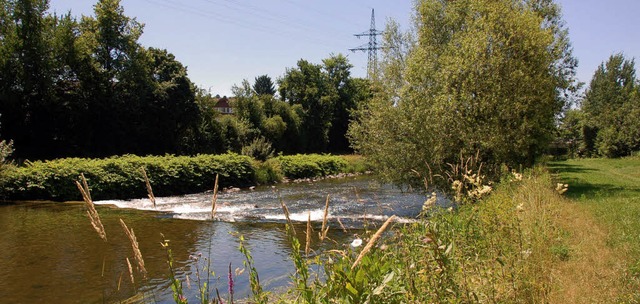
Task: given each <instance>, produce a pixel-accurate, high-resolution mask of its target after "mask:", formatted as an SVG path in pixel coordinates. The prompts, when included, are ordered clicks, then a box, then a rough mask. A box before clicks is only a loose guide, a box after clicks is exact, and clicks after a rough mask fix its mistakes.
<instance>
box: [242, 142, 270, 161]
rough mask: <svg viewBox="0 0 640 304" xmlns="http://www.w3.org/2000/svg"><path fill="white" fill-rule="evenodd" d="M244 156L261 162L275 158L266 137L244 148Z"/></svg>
mask: <svg viewBox="0 0 640 304" xmlns="http://www.w3.org/2000/svg"><path fill="white" fill-rule="evenodd" d="M242 155H246V156H249V157H251V158H255V159H257V160H259V161H266V160H267V159H269V158H271V157H272V156H273V149H272V148H271V143H270V142H269V141H268V140H266V139H265V138H264V137H258V138H256V139H254V140H253V141H252V142H251V143H250V144H249V145H248V146H244V147H242Z"/></svg>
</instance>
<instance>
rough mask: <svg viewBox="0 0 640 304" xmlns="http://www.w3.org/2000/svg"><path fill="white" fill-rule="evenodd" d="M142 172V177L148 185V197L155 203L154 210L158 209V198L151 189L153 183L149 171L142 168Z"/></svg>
mask: <svg viewBox="0 0 640 304" xmlns="http://www.w3.org/2000/svg"><path fill="white" fill-rule="evenodd" d="M140 171H142V176H143V177H144V183H145V184H146V185H147V196H148V197H149V200H150V201H151V202H152V203H153V208H156V197H155V196H154V195H153V189H151V183H150V182H149V177H148V176H147V171H146V170H145V169H144V167H141V168H140Z"/></svg>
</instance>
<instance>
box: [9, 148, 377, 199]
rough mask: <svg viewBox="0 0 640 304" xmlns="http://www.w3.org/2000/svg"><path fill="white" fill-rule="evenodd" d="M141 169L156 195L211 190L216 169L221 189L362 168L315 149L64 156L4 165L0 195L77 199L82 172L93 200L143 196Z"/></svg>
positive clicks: (356, 161)
mask: <svg viewBox="0 0 640 304" xmlns="http://www.w3.org/2000/svg"><path fill="white" fill-rule="evenodd" d="M141 168H144V169H145V170H146V172H147V174H148V176H149V179H150V182H151V185H152V186H153V189H154V193H155V195H156V196H167V195H179V194H186V193H196V192H202V191H206V190H211V189H213V185H214V180H215V177H216V174H219V175H220V187H221V188H224V187H246V186H250V185H256V184H266V183H274V182H279V181H281V180H282V179H283V178H289V179H295V178H316V177H321V176H326V175H332V174H338V173H349V172H356V171H357V172H363V171H364V170H366V166H365V165H364V161H363V160H362V158H360V157H355V156H332V155H317V154H311V155H292V156H279V157H276V158H273V159H270V160H268V161H266V162H258V161H256V160H253V159H251V158H249V157H247V156H242V155H237V154H223V155H197V156H191V157H190V156H172V155H167V156H145V157H141V156H135V155H125V156H117V157H111V158H106V159H83V158H66V159H58V160H53V161H44V162H41V161H38V162H29V163H27V164H25V165H23V166H20V167H13V168H6V169H5V170H4V171H3V172H2V178H0V199H8V200H37V199H46V200H56V201H67V200H80V199H81V197H80V194H79V192H78V189H77V188H76V186H75V184H74V181H75V180H77V179H78V176H79V175H80V174H84V175H85V176H86V178H87V180H88V183H89V185H90V186H91V192H92V194H93V197H94V199H129V198H140V197H145V196H146V194H147V192H146V187H145V182H144V177H143V175H142V171H141Z"/></svg>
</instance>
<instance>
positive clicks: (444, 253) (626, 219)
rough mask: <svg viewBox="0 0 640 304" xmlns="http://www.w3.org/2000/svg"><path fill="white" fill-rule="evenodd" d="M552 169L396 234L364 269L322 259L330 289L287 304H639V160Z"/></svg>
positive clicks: (347, 255)
mask: <svg viewBox="0 0 640 304" xmlns="http://www.w3.org/2000/svg"><path fill="white" fill-rule="evenodd" d="M548 168H549V169H550V170H552V171H548V170H547V169H546V168H542V167H538V168H536V169H534V170H533V171H532V172H529V173H525V174H524V176H523V177H522V178H520V176H517V175H514V176H511V177H506V178H504V180H503V181H502V182H501V183H500V184H499V185H497V186H496V188H495V190H494V191H493V193H492V194H491V195H490V196H489V197H488V198H486V199H483V200H481V201H479V202H478V203H477V204H470V205H463V206H460V207H459V208H458V209H457V210H439V211H436V212H435V213H434V214H432V215H431V217H430V218H429V219H428V221H420V222H418V223H414V224H410V225H399V224H396V225H395V227H393V228H391V230H392V231H393V233H392V234H391V235H390V237H389V238H387V239H384V240H378V242H377V243H374V246H373V247H371V250H370V251H368V252H367V253H366V254H365V255H364V258H363V259H362V262H360V263H359V264H358V265H355V264H357V263H356V262H355V260H356V256H358V253H359V252H363V251H366V250H367V249H361V248H362V247H357V248H349V249H347V250H342V251H340V252H337V253H336V252H330V253H325V256H326V257H325V258H326V260H328V261H333V262H329V263H327V264H325V266H324V271H325V273H326V276H327V279H326V280H325V281H322V282H321V281H315V282H313V283H312V284H310V285H309V286H307V287H306V288H304V286H303V287H302V288H300V286H302V283H301V282H298V288H297V290H293V291H291V293H290V294H288V295H287V296H284V297H283V298H282V301H283V302H287V303H289V302H300V301H302V299H304V298H305V297H307V298H311V299H323V298H332V299H337V300H336V301H337V302H353V303H360V302H364V301H368V302H370V303H400V302H411V303H443V302H460V301H461V302H466V303H476V302H481V303H482V302H494V303H637V302H638V301H640V292H639V291H638V290H639V288H638V287H639V286H640V284H639V283H640V270H639V269H640V264H639V263H640V262H638V261H640V236H639V235H638V231H640V220H638V218H639V217H638V215H640V159H639V158H629V159H619V160H606V159H598V160H570V161H566V162H553V163H550V164H549V167H548ZM558 182H561V183H562V184H561V186H558ZM565 183H566V184H567V185H568V189H567V188H566V187H565V186H564V185H565ZM374 232H375V231H371V232H370V233H368V234H366V236H365V237H364V238H363V244H366V243H367V241H368V238H375V235H374ZM376 234H377V233H376ZM367 247H369V246H367ZM352 265H353V266H352ZM298 273H301V271H298ZM298 278H299V277H298ZM307 302H308V301H307Z"/></svg>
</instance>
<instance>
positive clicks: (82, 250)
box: [0, 180, 424, 303]
mask: <svg viewBox="0 0 640 304" xmlns="http://www.w3.org/2000/svg"><path fill="white" fill-rule="evenodd" d="M352 182H355V183H356V184H355V186H354V184H353V183H351V184H349V183H339V182H328V183H326V184H320V185H318V184H315V185H292V186H290V187H288V188H287V187H279V189H278V190H279V191H280V192H273V191H272V190H271V189H270V188H265V189H262V190H260V189H259V190H258V191H254V192H243V193H240V194H233V195H227V196H222V201H227V202H229V203H230V205H231V204H236V205H242V204H252V208H247V209H246V210H245V211H238V213H236V214H233V213H232V212H229V215H230V216H231V218H235V219H240V220H236V221H211V220H208V221H203V220H185V219H184V218H189V217H188V216H193V218H194V219H197V218H198V217H201V216H204V214H205V213H204V212H205V211H201V212H200V213H202V214H200V215H198V214H197V213H198V212H191V210H198V208H202V209H204V208H209V207H205V204H209V203H210V201H209V199H210V194H206V193H205V194H194V195H191V196H186V197H177V198H159V200H160V202H162V201H163V200H164V203H165V205H164V206H168V207H171V206H182V207H181V208H182V209H181V210H182V212H175V211H176V210H173V209H172V210H160V211H156V210H144V209H145V208H135V207H134V205H133V204H135V203H136V201H133V204H132V203H131V202H132V201H118V202H112V203H113V204H112V203H109V202H107V203H106V204H104V205H100V206H97V209H98V212H99V213H100V216H101V218H102V222H103V225H104V226H105V230H106V233H107V238H108V242H104V241H102V240H101V239H100V238H99V237H98V235H97V234H96V233H95V231H94V230H93V228H92V227H91V224H90V223H89V221H88V219H87V215H86V211H85V209H84V206H83V205H82V204H80V203H48V202H24V203H20V204H11V205H0V231H1V232H2V233H0V248H1V249H2V251H3V258H1V259H0V278H2V279H1V280H0V295H1V298H2V302H6V303H96V302H105V303H114V302H120V301H127V300H128V301H130V302H140V301H142V300H143V299H144V300H145V301H146V302H158V303H171V302H173V299H172V295H171V289H170V287H169V283H170V282H169V280H168V278H169V270H168V265H167V257H166V251H165V250H164V249H163V248H162V247H161V246H160V243H161V242H162V241H163V240H164V239H167V240H169V244H170V247H171V249H172V251H173V256H174V260H175V263H174V266H175V268H176V273H177V276H178V278H179V279H180V280H181V281H182V282H183V284H184V286H183V288H184V290H185V293H186V294H187V296H188V299H189V301H190V302H196V301H198V299H197V294H198V290H197V289H198V287H197V285H198V283H197V278H196V271H197V270H198V271H200V274H201V279H202V280H205V279H207V270H206V269H204V268H203V267H208V266H209V264H210V266H211V270H212V271H213V273H212V274H210V275H209V276H208V279H209V280H210V284H211V286H212V288H215V287H217V288H218V289H219V290H220V292H221V294H226V293H227V292H226V290H227V272H228V267H229V263H231V266H232V269H236V268H241V267H242V265H243V261H244V256H242V255H241V253H240V252H239V251H238V244H239V241H238V236H239V235H244V237H245V239H246V246H247V247H248V248H249V249H250V250H251V254H252V256H253V259H254V262H255V267H256V268H257V270H258V272H259V274H260V279H261V283H262V285H263V287H264V288H265V289H267V290H273V289H277V288H280V287H285V286H287V285H288V284H289V275H290V274H291V273H293V271H294V269H293V263H292V262H291V261H290V260H289V253H290V252H291V247H290V246H291V245H290V243H289V242H288V241H287V238H286V235H285V228H284V222H283V221H282V219H281V218H280V216H281V215H280V209H279V200H280V198H282V199H284V200H285V201H286V202H287V204H288V205H290V206H291V209H292V210H293V212H295V213H296V214H298V215H299V216H300V218H301V220H306V217H307V216H308V214H309V212H314V210H322V208H323V207H324V199H325V197H326V194H327V193H330V194H331V196H332V200H331V206H332V207H331V213H332V219H331V220H330V225H331V227H332V228H331V230H330V235H329V237H330V238H332V239H333V240H335V243H331V242H325V243H324V244H319V243H317V238H314V241H315V242H314V243H313V244H312V248H313V249H314V250H315V251H316V252H321V251H322V250H324V249H326V248H328V247H329V246H338V247H341V246H347V245H346V244H348V243H350V242H351V240H352V237H353V234H354V233H358V230H357V229H358V227H361V225H362V222H363V220H362V215H363V214H366V215H367V221H374V222H375V220H376V217H377V218H378V220H382V219H384V218H386V216H389V215H390V214H399V215H401V216H404V217H405V218H408V219H409V218H411V217H412V216H414V215H415V214H417V212H418V211H419V209H420V206H421V204H422V202H423V201H424V196H421V195H419V194H402V193H400V192H398V191H396V190H393V189H391V188H386V190H385V188H381V187H377V188H371V187H366V186H363V185H367V184H368V183H369V182H370V181H367V180H355V181H352ZM354 187H359V188H360V189H359V190H358V191H359V192H358V194H357V195H356V193H355V191H354ZM305 191H306V192H305ZM242 194H248V195H245V196H242ZM103 203H104V202H103ZM138 203H140V204H143V205H144V204H145V202H144V201H143V200H138ZM118 204H120V205H123V204H129V205H128V206H125V208H116V207H114V205H116V206H117V205H118ZM255 205H257V206H258V208H255ZM171 208H173V207H171ZM140 209H142V210H140ZM185 210H186V211H187V212H185ZM238 210H240V209H238ZM416 210H417V211H416ZM178 211H180V209H178ZM207 212H210V211H207ZM185 214H186V215H188V216H185ZM194 215H195V216H194ZM312 215H313V214H312ZM270 216H271V218H270ZM120 218H122V219H123V220H124V221H125V222H126V223H127V225H128V226H129V228H131V229H133V230H134V232H135V234H136V236H137V239H138V242H139V245H140V250H141V252H142V255H143V257H144V260H145V264H146V268H147V271H148V273H149V278H148V280H146V281H143V280H142V278H141V277H140V275H137V274H136V276H135V279H136V282H135V284H132V283H131V281H130V278H129V272H128V268H127V264H126V258H127V257H128V258H129V259H130V260H131V261H132V262H133V259H132V257H133V252H132V249H131V245H130V244H129V240H128V239H127V237H126V235H125V233H124V231H123V229H122V227H121V226H120V224H119V219H120ZM315 218H316V219H319V218H318V216H317V215H315ZM320 218H321V216H320ZM337 218H342V221H343V223H344V225H345V226H346V229H349V230H348V231H343V230H342V228H341V226H340V225H338V223H337ZM297 225H299V226H298V227H297V228H296V231H297V232H298V238H299V240H300V242H301V243H302V244H304V241H305V236H304V233H303V231H305V224H304V223H303V222H300V223H298V224H297ZM313 225H314V230H315V231H316V233H317V231H320V225H321V223H320V222H314V224H313ZM161 234H163V235H164V237H163V236H162V235H161ZM196 257H197V258H196ZM187 276H189V278H190V285H191V286H190V288H189V286H187V284H186V280H185V279H186V277H187ZM248 278H249V277H248V273H247V272H244V273H243V274H242V275H240V276H238V277H237V278H236V285H235V286H236V295H237V297H238V298H241V297H245V296H247V295H249V293H250V290H249V282H248Z"/></svg>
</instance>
